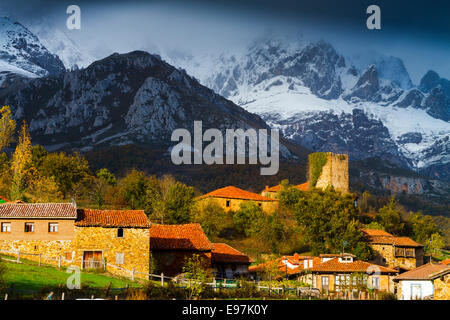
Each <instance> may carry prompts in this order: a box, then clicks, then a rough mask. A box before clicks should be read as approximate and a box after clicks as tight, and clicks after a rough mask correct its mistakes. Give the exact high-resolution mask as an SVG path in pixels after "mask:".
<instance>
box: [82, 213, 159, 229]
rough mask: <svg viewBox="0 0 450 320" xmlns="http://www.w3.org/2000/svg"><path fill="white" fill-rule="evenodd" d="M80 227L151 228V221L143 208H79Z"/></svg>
mask: <svg viewBox="0 0 450 320" xmlns="http://www.w3.org/2000/svg"><path fill="white" fill-rule="evenodd" d="M75 225H76V226H78V227H105V228H117V227H123V228H149V227H150V222H149V220H148V219H147V215H146V214H145V212H144V211H143V210H95V209H79V210H78V219H77V221H76V222H75Z"/></svg>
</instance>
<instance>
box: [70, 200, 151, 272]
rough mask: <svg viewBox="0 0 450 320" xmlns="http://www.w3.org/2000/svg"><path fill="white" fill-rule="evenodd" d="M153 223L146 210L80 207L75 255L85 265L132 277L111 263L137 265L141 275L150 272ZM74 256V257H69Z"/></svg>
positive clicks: (75, 238) (76, 224) (120, 265)
mask: <svg viewBox="0 0 450 320" xmlns="http://www.w3.org/2000/svg"><path fill="white" fill-rule="evenodd" d="M149 228H150V222H149V221H148V219H147V216H146V214H145V212H144V211H142V210H93V209H80V210H78V217H77V220H76V222H75V230H74V233H75V235H74V239H73V242H72V248H73V258H74V259H75V260H81V267H82V268H103V267H105V268H106V270H108V271H109V272H111V273H115V274H118V275H123V276H130V272H129V271H123V270H121V269H119V268H115V267H113V266H111V265H114V266H118V267H120V268H124V269H127V270H132V269H133V268H134V270H135V272H136V274H135V276H136V277H138V278H144V279H147V278H148V276H146V275H144V274H148V273H150V271H151V270H150V230H149ZM69 258H70V257H69Z"/></svg>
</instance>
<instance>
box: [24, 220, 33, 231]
mask: <svg viewBox="0 0 450 320" xmlns="http://www.w3.org/2000/svg"><path fill="white" fill-rule="evenodd" d="M25 232H34V223H33V222H25Z"/></svg>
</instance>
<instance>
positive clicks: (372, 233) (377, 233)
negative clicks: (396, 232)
mask: <svg viewBox="0 0 450 320" xmlns="http://www.w3.org/2000/svg"><path fill="white" fill-rule="evenodd" d="M361 231H362V232H364V233H365V234H366V235H367V236H370V237H373V236H386V237H393V235H392V234H390V233H388V232H386V231H384V230H378V229H361Z"/></svg>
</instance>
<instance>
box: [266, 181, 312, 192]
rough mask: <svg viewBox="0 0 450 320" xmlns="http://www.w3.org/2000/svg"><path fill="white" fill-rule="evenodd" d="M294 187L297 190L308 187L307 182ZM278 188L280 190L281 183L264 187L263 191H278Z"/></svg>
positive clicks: (303, 189) (305, 189)
mask: <svg viewBox="0 0 450 320" xmlns="http://www.w3.org/2000/svg"><path fill="white" fill-rule="evenodd" d="M295 187H296V188H297V189H299V190H302V191H307V190H308V189H309V182H305V183H302V184H298V185H296V186H295ZM280 190H281V184H277V185H276V186H273V187H266V189H265V190H264V191H268V192H278V191H280Z"/></svg>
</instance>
